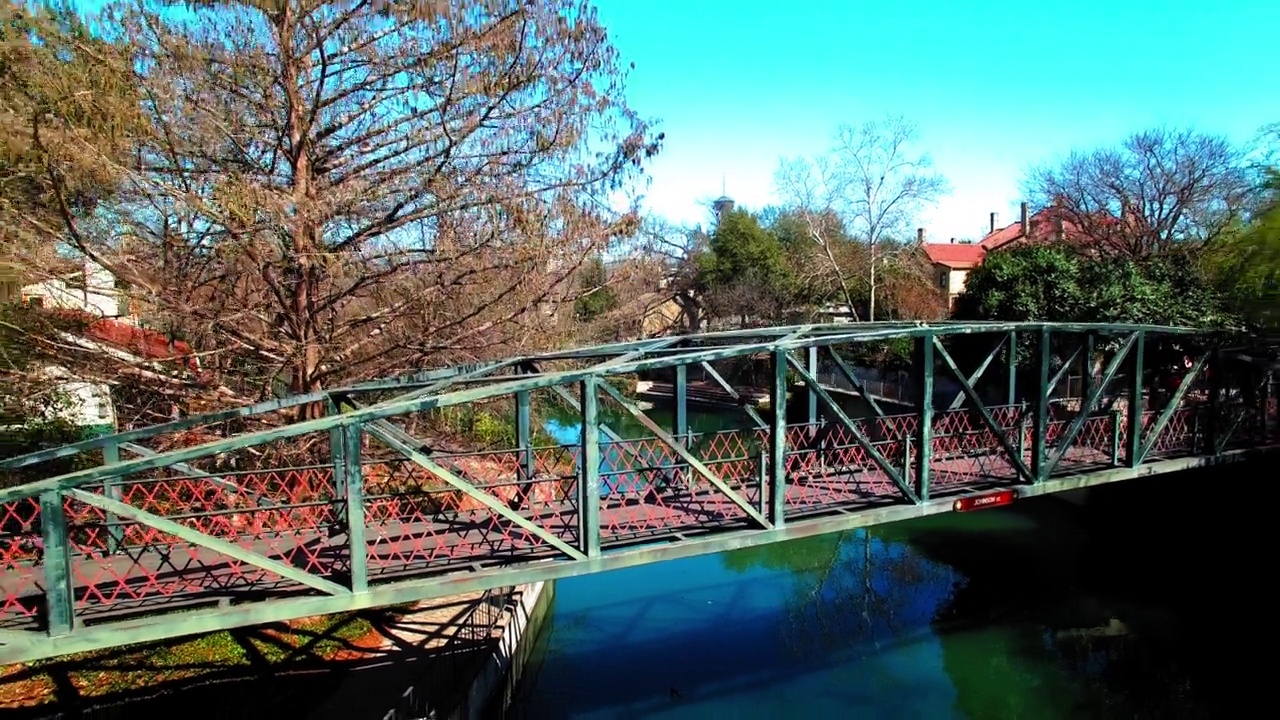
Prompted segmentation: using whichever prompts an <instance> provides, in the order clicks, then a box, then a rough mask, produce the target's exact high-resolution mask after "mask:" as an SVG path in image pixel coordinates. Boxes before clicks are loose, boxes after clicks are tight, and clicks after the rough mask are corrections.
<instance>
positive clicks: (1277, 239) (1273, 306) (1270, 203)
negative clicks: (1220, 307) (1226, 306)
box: [1204, 169, 1280, 329]
mask: <svg viewBox="0 0 1280 720" xmlns="http://www.w3.org/2000/svg"><path fill="white" fill-rule="evenodd" d="M1263 193H1264V200H1263V202H1262V205H1261V207H1260V208H1259V210H1258V212H1257V213H1256V214H1255V215H1254V216H1253V218H1252V221H1251V222H1250V223H1249V224H1247V225H1242V226H1241V227H1239V228H1236V229H1235V231H1234V232H1233V233H1231V235H1230V236H1229V237H1228V238H1226V239H1225V240H1224V241H1223V242H1221V243H1219V244H1218V246H1217V247H1215V248H1213V249H1212V250H1211V251H1210V252H1209V253H1208V254H1207V255H1206V257H1205V258H1204V263H1205V268H1206V270H1207V271H1208V272H1209V273H1211V274H1212V276H1213V277H1214V279H1215V280H1216V282H1217V284H1218V287H1219V288H1221V290H1222V292H1223V293H1224V294H1225V295H1226V296H1227V298H1229V300H1230V301H1231V302H1232V303H1233V304H1234V305H1235V306H1236V307H1237V308H1239V309H1240V311H1241V312H1242V313H1243V314H1244V315H1245V316H1246V317H1248V318H1249V319H1250V320H1251V321H1253V322H1254V323H1257V324H1259V325H1262V326H1264V327H1266V328H1268V329H1275V327H1276V324H1277V316H1276V311H1277V308H1278V307H1280V170H1276V169H1270V170H1268V171H1267V173H1266V175H1265V181H1264V184H1263Z"/></svg>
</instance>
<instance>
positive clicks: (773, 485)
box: [769, 350, 787, 528]
mask: <svg viewBox="0 0 1280 720" xmlns="http://www.w3.org/2000/svg"><path fill="white" fill-rule="evenodd" d="M771 385H772V388H771V390H772V392H771V393H770V397H769V403H770V406H771V407H772V408H773V422H772V424H771V425H770V428H769V441H770V442H769V447H770V449H769V460H770V468H769V476H770V483H769V485H770V493H769V498H770V506H769V522H770V523H772V524H773V526H774V527H775V528H780V527H782V526H783V524H784V523H785V521H786V509H787V351H786V350H774V351H773V382H772V383H771Z"/></svg>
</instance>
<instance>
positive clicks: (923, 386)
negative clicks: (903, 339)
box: [911, 335, 934, 502]
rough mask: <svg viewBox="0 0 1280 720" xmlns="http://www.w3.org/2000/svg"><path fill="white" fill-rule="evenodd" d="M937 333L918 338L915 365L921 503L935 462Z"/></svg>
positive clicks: (916, 461) (926, 496)
mask: <svg viewBox="0 0 1280 720" xmlns="http://www.w3.org/2000/svg"><path fill="white" fill-rule="evenodd" d="M933 350H934V346H933V336H932V335H922V336H920V337H917V338H916V346H915V352H914V353H912V355H913V356H914V357H912V362H911V364H912V365H913V366H914V367H913V368H912V369H913V371H914V372H913V374H914V375H915V376H916V380H917V385H918V390H917V392H916V414H917V416H918V417H919V419H920V421H919V423H917V425H916V438H915V440H916V443H915V444H916V456H915V475H916V478H915V480H916V482H915V491H916V495H917V496H918V497H919V498H920V502H924V501H926V500H928V499H929V466H930V464H931V463H932V461H933V369H934V359H933Z"/></svg>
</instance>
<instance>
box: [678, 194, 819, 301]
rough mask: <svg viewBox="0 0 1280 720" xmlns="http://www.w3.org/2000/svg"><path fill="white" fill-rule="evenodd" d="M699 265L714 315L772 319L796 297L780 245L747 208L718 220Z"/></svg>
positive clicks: (700, 281)
mask: <svg viewBox="0 0 1280 720" xmlns="http://www.w3.org/2000/svg"><path fill="white" fill-rule="evenodd" d="M696 263H697V283H698V287H699V290H700V291H701V293H702V295H703V297H704V298H705V299H704V303H705V305H706V308H707V311H708V313H709V314H710V315H711V316H713V317H718V318H735V317H736V318H740V319H741V320H742V321H744V322H747V321H749V320H755V321H764V322H769V321H772V320H775V319H778V318H780V317H782V316H783V314H784V313H785V311H786V309H787V307H788V305H789V304H790V302H791V300H792V298H793V296H794V289H795V284H794V276H793V275H792V273H791V268H790V267H788V265H787V263H786V260H785V258H784V256H783V251H782V244H781V243H780V242H779V241H778V238H777V237H776V236H774V235H773V234H772V233H770V232H769V231H767V230H765V229H764V228H762V227H760V222H759V221H758V220H757V219H756V217H755V216H753V215H752V214H751V213H749V212H747V211H745V210H742V209H736V210H733V211H732V212H729V213H727V214H726V215H725V216H724V217H723V218H721V219H720V222H719V224H718V225H717V226H716V231H715V233H714V234H713V235H712V236H711V238H710V242H709V243H708V247H707V251H706V252H705V253H702V254H701V255H699V256H698V258H697V260H696Z"/></svg>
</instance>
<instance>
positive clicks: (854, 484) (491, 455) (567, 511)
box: [0, 323, 1277, 662]
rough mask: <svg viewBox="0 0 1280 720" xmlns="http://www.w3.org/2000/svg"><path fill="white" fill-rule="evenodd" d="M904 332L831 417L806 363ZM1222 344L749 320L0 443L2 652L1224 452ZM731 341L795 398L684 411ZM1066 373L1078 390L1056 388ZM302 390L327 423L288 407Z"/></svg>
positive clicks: (1233, 353) (700, 544) (1238, 405)
mask: <svg viewBox="0 0 1280 720" xmlns="http://www.w3.org/2000/svg"><path fill="white" fill-rule="evenodd" d="M900 338H910V339H911V341H912V342H913V344H914V360H913V371H912V375H911V377H912V383H911V385H912V387H913V390H914V392H915V395H916V398H917V399H916V403H915V406H914V408H913V412H911V413H906V414H893V413H888V412H885V411H884V410H883V408H881V407H880V405H879V404H878V403H876V402H875V400H874V397H873V396H872V397H867V398H866V401H867V405H868V407H869V408H870V411H871V412H870V417H865V418H851V417H849V416H848V414H847V413H846V412H845V411H844V410H843V409H842V407H841V404H840V402H838V401H837V400H836V399H835V398H834V397H833V394H832V391H828V389H827V388H825V387H824V386H823V385H822V384H821V383H820V382H819V381H818V374H819V373H818V367H819V363H820V362H825V363H826V364H827V366H828V367H834V368H836V369H837V370H838V371H839V372H840V373H842V374H843V375H844V377H845V380H846V382H847V384H848V386H851V387H852V388H854V390H855V392H857V391H859V390H860V389H861V387H860V385H859V379H858V377H857V375H856V374H855V373H854V372H853V371H852V370H851V369H850V368H849V365H848V363H847V362H846V361H845V359H844V357H843V356H842V353H843V352H845V350H846V349H848V348H850V347H851V346H856V345H858V344H859V343H873V342H883V341H885V340H894V339H900ZM1240 342H1242V340H1241V339H1240V338H1231V337H1224V336H1221V335H1207V334H1201V333H1197V332H1195V331H1189V330H1183V329H1177V328H1159V327H1141V326H1103V325H1046V324H1028V323H1021V324H972V323H942V324H938V325H933V326H920V325H894V324H883V323H878V324H863V325H843V326H804V327H790V328H769V329H763V330H753V331H742V332H736V333H719V334H709V335H702V336H695V337H682V338H664V339H660V340H651V341H643V342H637V343H622V344H615V345H611V346H601V347H596V348H587V349H582V350H573V351H565V352H560V353H555V354H549V355H542V356H531V357H525V358H518V359H512V360H508V361H503V362H498V363H492V364H487V365H483V366H470V367H460V368H450V369H445V370H439V371H430V372H423V373H420V374H418V375H416V376H413V377H409V378H399V379H395V380H389V381H385V382H378V383H368V384H365V385H360V386H355V387H350V388H343V389H339V390H331V391H328V392H324V393H314V394H312V395H308V396H303V397H295V398H287V399H284V400H280V401H275V402H272V403H266V404H262V405H258V406H254V407H250V408H242V409H237V410H231V411H225V412H220V413H214V414H211V415H206V416H199V417H191V418H186V419H184V420H181V421H178V422H174V423H169V424H166V425H161V426H157V427H153V428H145V429H140V430H133V431H128V432H123V433H119V434H117V435H112V436H108V437H104V438H97V439H94V440H90V441H86V442H83V443H78V444H76V445H71V446H66V447H62V448H55V449H52V450H47V451H43V452H38V453H33V454H31V455H26V456H22V457H17V458H9V459H6V460H3V461H0V469H3V470H9V471H21V472H23V473H24V474H26V475H31V474H32V473H39V472H40V471H41V470H43V471H44V474H45V475H46V477H44V478H43V479H39V480H36V481H34V482H26V483H24V484H20V485H16V486H13V487H8V488H6V489H3V490H0V564H3V566H4V567H5V572H4V574H3V575H2V576H0V662H13V661H19V660H29V659H33V658H41V657H48V656H52V655H57V654H62V653H67V652H75V651H82V650H91V649H96V648H103V647H110V646H114V645H119V644H124V643H133V642H141V641H147V640H156V639H161V638H167V637H176V636H181V635H186V634H190V633H194V632H202V631H209V630H216V629H224V628H229V627H236V626H243V625H250V624H257V623H263V622H272V621H280V620H287V619H292V618H298V617H305V616H309V615H316V614H323V613H329V612H338V611H343V610H350V609H356V608H363V607H376V606H383V605H389V604H396V603H401V602H407V601H412V600H417V599H422V598H426V597H435V596H442V595H448V594H453V593H457V592H464V591H468V590H476V589H482V588H490V587H497V586H504V585H512V584H518V583H522V582H528V581H533V580H539V579H550V578H556V577H565V576H570V575H577V574H582V573H589V572H596V571H600V570H606V569H610V568H617V567H625V566H629V565H636V564H641V563H647V562H654V561H659V560H663V559H668V558H675V557H684V556H691V555H698V554H705V553H713V552H719V551H722V550H726V549H732V548H738V547H747V546H754V545H761V544H765V543H770V542H776V541H779V540H784V539H788V538H794V537H802V536H809V535H816V534H821V533H826V532H833V531H838V530H844V529H848V528H852V527H859V526H865V525H871V524H876V523H880V522H887V521H891V520H896V519H903V518H908V517H918V516H922V515H927V514H932V513H937V512H945V511H948V510H950V509H952V508H953V501H954V499H956V498H960V497H969V496H972V495H974V494H976V493H983V492H990V491H992V490H997V489H1007V488H1013V489H1016V491H1017V494H1018V495H1020V496H1028V495H1037V494H1043V493H1048V492H1056V491H1059V490H1063V489H1071V488H1077V487H1083V486H1088V485H1092V484H1098V483H1105V482H1112V481H1116V480H1122V479H1125V478H1129V477H1135V476H1138V475H1146V474H1152V473H1164V472H1174V471H1178V470H1181V469H1185V468H1189V467H1194V466H1198V465H1204V464H1210V463H1219V462H1226V461H1230V460H1233V459H1238V458H1239V457H1241V456H1242V455H1243V454H1244V453H1246V452H1253V451H1260V450H1264V449H1266V448H1268V447H1269V446H1270V445H1271V444H1272V442H1273V441H1274V439H1275V437H1276V433H1277V422H1276V404H1275V400H1274V399H1273V397H1272V393H1271V373H1270V367H1269V366H1267V365H1266V364H1260V363H1256V362H1252V361H1250V359H1249V358H1248V357H1247V356H1243V355H1241V354H1240V352H1238V351H1237V349H1236V347H1235V346H1236V345H1238V344H1239V343H1240ZM751 357H755V358H760V359H762V360H763V361H766V362H767V363H768V364H769V367H770V368H771V371H770V374H771V376H772V381H773V382H772V387H771V388H770V402H769V408H790V412H788V411H785V410H784V411H782V412H771V411H769V409H764V410H757V409H752V408H745V409H744V411H745V412H746V414H747V415H748V416H749V418H750V419H751V421H752V426H751V427H750V428H748V429H742V430H731V431H725V432H714V433H692V432H690V430H689V426H688V413H687V408H686V398H685V395H684V389H685V388H686V386H687V377H688V368H690V367H697V368H703V369H704V370H706V369H708V368H712V367H713V365H714V364H715V363H717V362H722V361H726V360H733V359H736V358H751ZM641 372H644V373H653V374H661V375H662V376H663V377H665V378H667V379H668V381H669V382H671V384H672V387H673V393H674V396H673V398H672V401H673V412H672V420H671V421H670V422H668V423H658V422H656V421H655V420H654V419H653V418H651V417H649V416H648V415H646V414H645V412H644V411H643V410H642V409H641V408H640V407H638V406H637V405H636V403H635V402H633V401H632V400H631V399H630V398H629V397H628V395H627V393H626V392H624V391H621V390H619V389H618V385H620V384H621V383H619V381H618V378H629V377H634V375H635V374H636V373H641ZM935 373H940V374H943V375H945V376H948V377H950V379H951V381H952V382H954V383H955V386H956V387H958V388H959V390H958V392H957V394H956V396H955V397H954V399H951V400H950V401H947V400H946V399H945V398H944V399H943V400H942V401H941V402H939V401H938V393H937V392H936V391H935V382H934V379H935ZM708 374H709V375H710V376H711V377H715V378H719V377H720V374H719V373H717V372H715V371H714V370H709V371H708ZM1073 374H1076V375H1079V376H1081V377H1083V378H1084V381H1083V387H1082V389H1081V392H1080V395H1079V396H1078V397H1076V398H1074V399H1070V398H1067V399H1063V398H1055V395H1056V393H1055V388H1057V387H1058V386H1060V385H1061V384H1062V383H1063V382H1064V381H1065V380H1066V378H1068V377H1070V376H1071V375H1073ZM726 392H728V393H731V394H732V393H733V392H734V390H733V389H732V388H726ZM789 393H790V396H791V397H792V399H794V400H796V401H797V402H792V403H789V402H788V397H789ZM993 396H997V397H999V398H1000V401H999V402H991V398H992V397H993ZM924 398H928V399H929V401H924V400H922V399H924ZM535 403H536V404H543V403H555V404H558V405H560V406H564V407H569V408H571V409H572V410H573V411H574V412H575V413H576V414H577V416H578V420H579V423H580V425H581V428H582V429H581V436H580V437H579V438H578V439H577V442H571V443H565V444H557V445H552V446H548V447H539V446H537V444H536V443H535V437H536V436H537V433H535V431H534V428H535V423H534V418H535V417H536V416H535V414H534V413H533V411H532V408H533V406H534V405H535ZM603 403H609V404H611V405H613V406H616V407H618V408H621V409H622V411H623V412H625V413H627V415H628V416H630V417H631V418H633V419H634V420H635V421H636V422H638V423H639V424H640V425H642V426H643V427H645V428H646V429H647V431H648V433H649V437H647V438H636V439H623V438H621V437H619V436H618V435H617V433H615V432H613V430H612V429H611V428H609V427H608V425H607V424H605V423H603V422H601V419H602V404H603ZM317 404H323V405H325V406H327V407H328V408H329V412H328V413H327V414H326V415H325V416H324V417H321V418H319V419H315V420H307V421H296V422H287V419H288V418H289V417H291V416H293V415H294V414H295V412H294V411H295V410H296V409H297V408H299V407H303V406H306V405H317ZM451 408H467V409H474V408H481V409H483V411H484V412H486V413H488V414H487V415H484V417H487V418H494V417H504V416H509V417H511V418H513V419H514V425H515V428H514V431H513V432H512V433H511V434H512V435H513V436H514V442H512V443H510V445H511V447H506V448H502V449H496V450H488V451H484V452H457V451H452V450H451V449H449V448H447V447H444V443H442V442H440V441H438V440H435V439H433V438H431V437H427V436H426V434H425V433H424V432H423V431H422V428H425V427H428V426H429V425H430V423H431V422H432V420H433V418H432V417H431V416H432V414H433V413H440V412H450V411H451V410H450V409H451ZM793 415H794V416H796V417H793ZM434 419H438V417H437V418H434ZM282 458H284V459H286V460H282ZM290 458H304V460H303V461H302V462H299V461H297V460H296V459H294V460H288V459H290ZM71 461H75V462H79V463H81V469H74V467H73V466H71V465H70V464H69V463H70V462H71ZM85 463H88V464H89V465H91V466H90V467H83V465H84V464H85Z"/></svg>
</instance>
